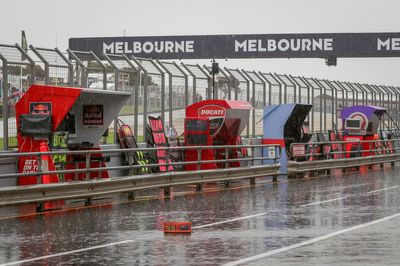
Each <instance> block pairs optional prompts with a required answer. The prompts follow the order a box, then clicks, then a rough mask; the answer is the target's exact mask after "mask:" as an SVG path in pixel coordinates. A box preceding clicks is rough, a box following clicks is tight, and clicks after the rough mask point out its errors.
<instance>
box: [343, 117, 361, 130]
mask: <svg viewBox="0 0 400 266" xmlns="http://www.w3.org/2000/svg"><path fill="white" fill-rule="evenodd" d="M345 128H346V129H361V120H359V119H346V122H345Z"/></svg>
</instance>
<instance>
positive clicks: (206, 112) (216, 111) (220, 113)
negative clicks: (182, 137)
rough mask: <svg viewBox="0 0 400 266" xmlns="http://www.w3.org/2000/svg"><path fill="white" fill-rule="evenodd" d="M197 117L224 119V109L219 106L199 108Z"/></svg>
mask: <svg viewBox="0 0 400 266" xmlns="http://www.w3.org/2000/svg"><path fill="white" fill-rule="evenodd" d="M198 112H199V117H225V114H226V109H225V108H224V107H221V106H219V105H206V106H203V107H200V108H199V111H198Z"/></svg>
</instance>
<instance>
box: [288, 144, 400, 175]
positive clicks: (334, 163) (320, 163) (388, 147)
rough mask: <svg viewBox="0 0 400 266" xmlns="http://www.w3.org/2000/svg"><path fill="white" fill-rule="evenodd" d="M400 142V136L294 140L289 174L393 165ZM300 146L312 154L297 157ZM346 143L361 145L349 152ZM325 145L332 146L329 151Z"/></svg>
mask: <svg viewBox="0 0 400 266" xmlns="http://www.w3.org/2000/svg"><path fill="white" fill-rule="evenodd" d="M399 143H400V139H389V140H356V139H352V140H347V141H330V142H309V143H292V144H291V146H290V148H289V150H290V152H291V154H290V155H289V157H290V158H292V160H289V161H288V173H289V175H291V174H297V173H304V172H313V171H323V170H330V169H340V168H342V169H346V168H354V167H359V166H363V165H376V164H384V163H391V164H393V163H395V162H397V161H400V154H399V150H400V146H399ZM365 144H366V146H369V149H362V148H361V147H362V146H363V145H364V146H365ZM296 145H300V146H304V149H305V150H307V151H308V153H306V154H304V155H301V156H294V155H293V147H295V146H296ZM345 145H355V146H357V145H358V149H355V150H350V151H349V150H346V149H345V147H343V146H345ZM334 146H336V147H338V149H337V150H333V149H332V147H334ZM324 147H330V148H329V151H328V152H327V151H324ZM318 150H319V151H318ZM316 151H317V152H316ZM297 158H303V160H301V161H296V159H297ZM312 159H313V160H312Z"/></svg>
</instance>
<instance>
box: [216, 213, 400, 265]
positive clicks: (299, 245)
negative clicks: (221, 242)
mask: <svg viewBox="0 0 400 266" xmlns="http://www.w3.org/2000/svg"><path fill="white" fill-rule="evenodd" d="M399 216H400V213H396V214H394V215H391V216H387V217H385V218H382V219H378V220H374V221H371V222H368V223H364V224H360V225H356V226H353V227H350V228H346V229H343V230H339V231H336V232H333V233H330V234H326V235H323V236H319V237H316V238H312V239H310V240H307V241H304V242H300V243H297V244H293V245H290V246H287V247H282V248H278V249H274V250H271V251H268V252H265V253H261V254H258V255H255V256H251V257H247V258H243V259H240V260H237V261H233V262H229V263H226V264H223V266H234V265H240V264H243V263H247V262H250V261H254V260H258V259H262V258H265V257H269V256H271V255H275V254H278V253H281V252H285V251H288V250H291V249H295V248H298V247H302V246H305V245H310V244H313V243H316V242H319V241H322V240H325V239H328V238H331V237H334V236H337V235H341V234H345V233H347V232H351V231H354V230H357V229H361V228H364V227H367V226H370V225H374V224H378V223H382V222H385V221H388V220H391V219H394V218H397V217H399Z"/></svg>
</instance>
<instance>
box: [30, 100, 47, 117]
mask: <svg viewBox="0 0 400 266" xmlns="http://www.w3.org/2000/svg"><path fill="white" fill-rule="evenodd" d="M29 110H30V113H31V114H38V115H50V114H51V103H47V102H31V103H30V104H29Z"/></svg>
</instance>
